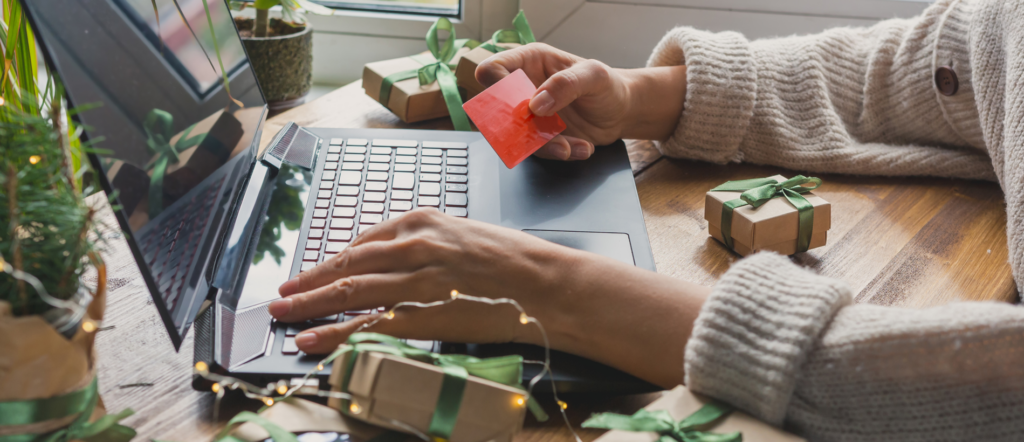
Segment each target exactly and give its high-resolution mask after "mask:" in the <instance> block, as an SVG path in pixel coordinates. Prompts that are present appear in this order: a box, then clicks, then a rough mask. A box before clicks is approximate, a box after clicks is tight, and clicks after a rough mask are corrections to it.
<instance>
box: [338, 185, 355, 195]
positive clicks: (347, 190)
mask: <svg viewBox="0 0 1024 442" xmlns="http://www.w3.org/2000/svg"><path fill="white" fill-rule="evenodd" d="M337 194H338V196H356V195H359V188H358V187H352V186H338V191H337Z"/></svg>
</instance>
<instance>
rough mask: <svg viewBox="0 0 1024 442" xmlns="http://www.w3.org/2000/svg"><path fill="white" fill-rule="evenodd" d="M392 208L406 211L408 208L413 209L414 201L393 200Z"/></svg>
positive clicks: (392, 209) (394, 210)
mask: <svg viewBox="0 0 1024 442" xmlns="http://www.w3.org/2000/svg"><path fill="white" fill-rule="evenodd" d="M390 210H391V211H392V212H396V211H397V212H405V211H407V210H412V201H391V207H390ZM389 219H390V218H389Z"/></svg>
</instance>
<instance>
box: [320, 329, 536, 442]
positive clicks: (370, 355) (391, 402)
mask: <svg viewBox="0 0 1024 442" xmlns="http://www.w3.org/2000/svg"><path fill="white" fill-rule="evenodd" d="M335 355H337V359H336V360H335V361H334V368H333V369H332V371H331V376H330V378H329V383H330V384H331V389H332V391H336V392H342V393H347V394H349V395H351V396H352V399H351V400H346V399H339V398H331V399H330V400H329V401H328V405H329V406H331V407H332V408H335V409H338V410H340V411H341V412H343V413H345V414H346V415H347V416H350V417H353V418H356V419H359V420H361V421H364V422H367V423H370V424H373V425H377V426H381V427H384V428H388V429H392V430H397V431H401V432H405V433H411V434H417V433H419V434H421V435H428V436H430V437H432V438H441V439H444V440H447V441H449V442H481V441H502V442H504V441H511V440H512V436H513V435H514V434H516V433H517V432H518V431H519V430H520V429H521V428H522V425H523V418H524V416H525V414H524V413H525V412H526V409H527V407H528V402H529V400H528V399H529V398H528V397H527V393H526V391H524V390H523V389H522V388H521V387H520V386H519V382H520V380H521V376H522V357H520V356H505V357H499V358H490V359H477V358H473V357H470V356H465V355H440V354H437V353H431V352H428V351H425V350H421V349H418V348H415V347H412V346H409V345H408V344H405V343H403V342H401V341H399V340H398V339H395V338H392V337H390V336H385V335H380V334H376V333H355V334H353V335H352V338H350V339H349V342H348V344H346V345H343V346H342V347H341V348H340V349H339V350H338V351H337V352H335ZM424 361H426V362H424ZM531 409H533V408H532V407H531Z"/></svg>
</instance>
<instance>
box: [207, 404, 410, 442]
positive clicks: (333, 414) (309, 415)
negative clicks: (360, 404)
mask: <svg viewBox="0 0 1024 442" xmlns="http://www.w3.org/2000/svg"><path fill="white" fill-rule="evenodd" d="M259 415H260V417H262V418H264V419H266V420H267V421H270V422H271V423H273V424H275V425H277V426H278V427H280V428H281V429H283V430H285V431H288V432H290V433H294V434H302V433H308V432H315V433H338V434H347V435H349V436H350V438H349V440H355V441H368V440H373V439H374V438H376V437H378V436H380V435H381V434H383V433H384V432H385V431H387V430H384V429H382V428H379V427H374V426H372V425H369V424H366V423H363V422H360V421H358V420H356V419H352V418H350V417H347V416H345V415H342V414H341V413H338V410H335V409H333V408H330V407H327V406H324V405H320V404H318V403H316V402H310V401H307V400H305V399H299V398H296V397H291V398H288V399H286V400H282V401H278V402H275V403H274V405H273V406H271V407H267V408H265V409H263V410H262V411H260V413H259ZM231 436H233V437H234V438H236V439H235V440H239V439H240V440H242V441H245V442H263V441H266V440H268V439H269V438H270V433H269V432H268V431H267V429H265V428H264V427H262V426H260V425H259V424H257V423H255V422H247V423H244V424H242V425H240V426H238V427H237V428H235V429H234V430H233V431H232V432H231ZM218 440H220V439H218ZM300 440H301V439H300ZM342 440H344V439H342ZM389 440H392V441H395V440H397V441H407V442H413V441H419V439H418V438H416V437H414V436H407V437H404V438H396V439H389Z"/></svg>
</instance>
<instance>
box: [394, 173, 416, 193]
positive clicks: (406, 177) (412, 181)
mask: <svg viewBox="0 0 1024 442" xmlns="http://www.w3.org/2000/svg"><path fill="white" fill-rule="evenodd" d="M414 185H416V175H413V174H411V173H397V172H396V173H395V179H394V181H393V182H392V183H391V188H392V189H402V190H410V189H412V187H413V186H414Z"/></svg>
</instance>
